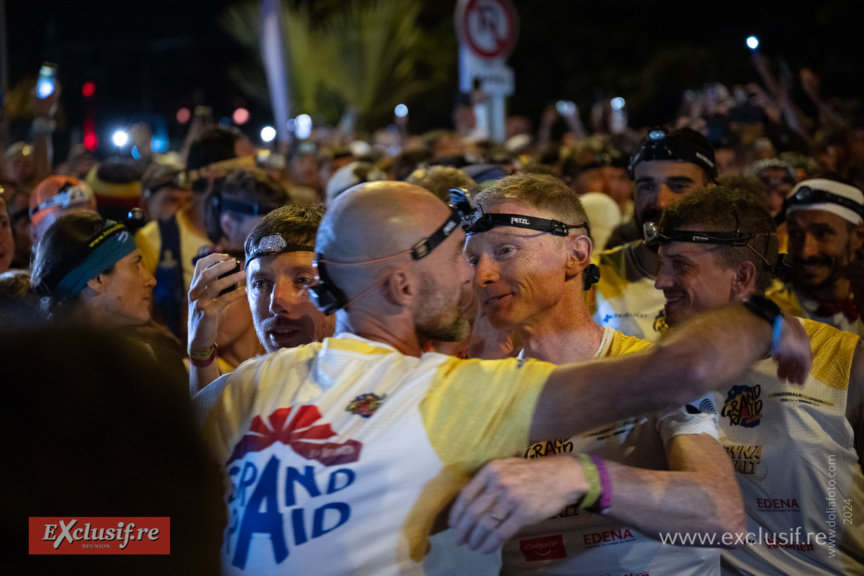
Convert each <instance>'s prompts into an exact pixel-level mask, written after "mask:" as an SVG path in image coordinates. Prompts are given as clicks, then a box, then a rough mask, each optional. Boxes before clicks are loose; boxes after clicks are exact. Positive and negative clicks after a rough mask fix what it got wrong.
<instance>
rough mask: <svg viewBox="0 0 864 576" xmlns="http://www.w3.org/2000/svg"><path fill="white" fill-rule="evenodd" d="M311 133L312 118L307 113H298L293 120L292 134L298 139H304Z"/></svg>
mask: <svg viewBox="0 0 864 576" xmlns="http://www.w3.org/2000/svg"><path fill="white" fill-rule="evenodd" d="M311 135H312V118H310V117H309V115H308V114H300V115H299V116H297V118H296V119H295V122H294V136H296V137H297V139H299V140H305V139H306V138H309V136H311Z"/></svg>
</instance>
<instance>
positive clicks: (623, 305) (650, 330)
mask: <svg viewBox="0 0 864 576" xmlns="http://www.w3.org/2000/svg"><path fill="white" fill-rule="evenodd" d="M638 242H641V240H640V241H636V242H631V243H629V244H625V245H623V246H617V247H615V248H612V249H611V250H604V251H603V252H600V253H599V254H595V255H594V256H592V257H591V262H592V263H593V264H596V265H597V267H598V268H600V281H599V282H597V283H596V284H595V285H594V286H593V287H592V290H590V291H589V292H588V293H587V294H588V295H589V296H588V298H589V302H588V305H589V308H590V310H591V315H592V317H593V318H594V321H595V322H596V323H597V324H599V325H600V326H603V327H604V328H613V329H615V330H618V331H619V332H623V333H624V334H627V335H628V336H635V337H637V338H641V339H642V340H652V341H653V340H657V339H658V338H659V337H660V334H661V332H660V326H659V323H660V319H661V318H662V312H663V307H664V305H665V304H666V298H665V297H664V296H663V292H662V291H661V290H657V289H656V288H654V280H655V278H654V277H653V275H652V274H651V273H650V272H648V271H647V270H644V269H643V268H642V267H641V266H640V265H639V262H638V260H637V259H636V257H635V255H634V252H633V248H634V246H635V245H636V244H638ZM590 295H593V302H592V301H590Z"/></svg>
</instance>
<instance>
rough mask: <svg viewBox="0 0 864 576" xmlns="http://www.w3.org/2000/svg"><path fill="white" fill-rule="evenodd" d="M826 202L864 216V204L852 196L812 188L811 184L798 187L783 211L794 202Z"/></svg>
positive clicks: (788, 199) (787, 200)
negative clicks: (847, 196)
mask: <svg viewBox="0 0 864 576" xmlns="http://www.w3.org/2000/svg"><path fill="white" fill-rule="evenodd" d="M825 203H829V204H838V205H840V206H843V207H844V208H848V209H849V210H852V211H853V212H855V213H856V214H858V215H859V216H861V217H862V218H864V205H861V204H859V203H858V202H856V201H854V200H852V199H851V198H846V197H845V196H840V195H839V194H834V193H833V192H829V191H828V190H822V189H820V188H811V187H810V186H800V187H799V188H798V191H797V192H795V194H793V195H792V196H790V197H789V198H787V199H786V205H785V206H784V207H783V211H784V212H785V211H786V209H787V208H789V206H792V205H794V204H825Z"/></svg>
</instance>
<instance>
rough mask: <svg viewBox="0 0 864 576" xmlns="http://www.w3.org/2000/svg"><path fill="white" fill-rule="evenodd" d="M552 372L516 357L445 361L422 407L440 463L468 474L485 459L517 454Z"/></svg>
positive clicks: (544, 365) (525, 442) (551, 367)
mask: <svg viewBox="0 0 864 576" xmlns="http://www.w3.org/2000/svg"><path fill="white" fill-rule="evenodd" d="M554 369H555V366H554V365H552V364H549V363H546V362H539V361H536V360H527V361H522V360H518V359H516V358H509V359H506V360H459V359H456V358H452V359H448V360H447V361H446V362H444V363H443V364H442V365H441V367H440V368H439V369H438V373H437V377H436V380H435V383H434V384H433V385H432V386H431V387H430V389H429V391H428V393H427V395H426V397H425V399H424V400H423V402H422V403H421V405H420V412H421V415H422V418H423V424H424V426H425V428H426V433H427V435H428V437H429V441H430V443H431V444H432V447H433V448H434V449H435V452H436V453H437V454H438V456H439V457H440V458H441V460H442V461H443V462H444V464H445V465H446V466H455V467H456V468H457V469H458V470H459V471H460V472H462V473H465V474H470V473H472V472H474V471H476V470H477V469H479V468H480V467H481V466H483V465H484V464H485V463H486V462H488V461H489V460H492V459H495V458H507V457H509V456H515V455H517V454H520V453H521V451H522V450H524V448H525V446H527V445H528V434H529V432H530V429H531V420H532V418H533V416H534V408H535V407H536V405H537V399H538V398H539V396H540V392H541V391H542V390H543V387H544V386H545V384H546V380H547V379H548V378H549V375H550V374H551V373H552V370H554Z"/></svg>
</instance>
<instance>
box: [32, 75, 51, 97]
mask: <svg viewBox="0 0 864 576" xmlns="http://www.w3.org/2000/svg"><path fill="white" fill-rule="evenodd" d="M53 93H54V81H53V80H46V79H45V78H40V79H39V81H38V82H37V83H36V95H37V96H39V98H47V97H48V96H50V95H51V94H53Z"/></svg>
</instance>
